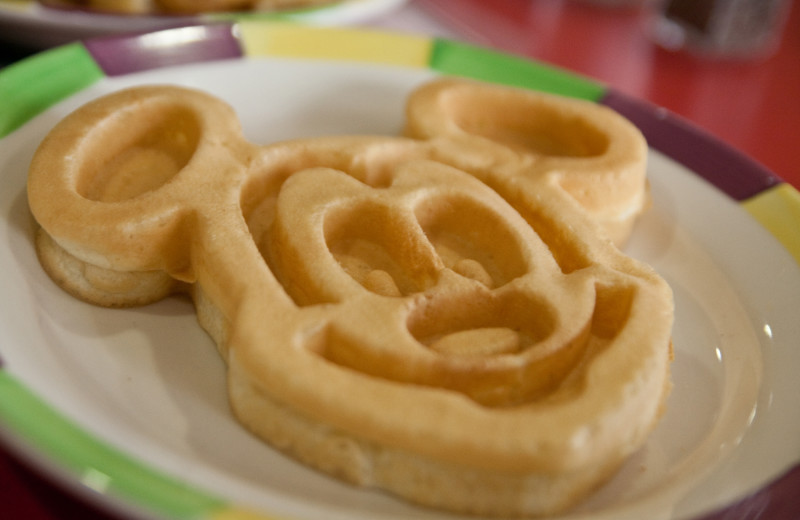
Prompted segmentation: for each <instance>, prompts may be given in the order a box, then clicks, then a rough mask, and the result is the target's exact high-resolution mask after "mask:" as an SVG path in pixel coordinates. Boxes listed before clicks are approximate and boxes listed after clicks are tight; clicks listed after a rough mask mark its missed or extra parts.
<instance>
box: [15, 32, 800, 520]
mask: <svg viewBox="0 0 800 520" xmlns="http://www.w3.org/2000/svg"><path fill="white" fill-rule="evenodd" d="M441 73H445V74H462V75H467V76H472V77H479V78H481V79H486V80H492V81H497V82H502V83H512V84H517V85H521V86H526V87H531V88H540V89H543V90H548V91H554V92H559V93H562V94H566V95H572V96H576V97H582V98H586V99H593V100H596V101H598V102H602V103H606V104H609V105H611V106H614V107H615V108H618V109H619V110H620V111H622V112H623V113H624V114H626V115H628V116H629V117H631V118H632V119H633V120H634V121H637V122H638V123H639V124H640V125H641V126H642V127H643V128H644V129H645V133H646V135H647V137H648V139H649V140H650V142H651V145H652V146H653V149H652V151H651V163H650V177H651V180H652V187H653V196H654V207H653V210H652V211H651V212H649V213H648V214H647V215H646V216H645V217H644V219H643V220H642V222H641V223H640V225H639V226H638V227H637V230H636V231H635V234H634V236H633V239H632V241H631V243H630V245H629V246H628V252H629V253H630V254H632V255H633V256H636V257H638V258H641V259H643V260H645V261H647V262H649V263H651V264H652V265H654V266H655V267H656V268H657V269H658V270H659V271H660V272H661V273H662V274H663V275H664V276H665V278H667V280H668V281H669V282H670V284H671V285H672V286H673V289H674V290H675V293H676V306H677V325H676V329H675V341H676V350H677V353H676V364H675V368H674V371H675V392H674V395H673V396H672V397H671V398H670V402H669V403H668V406H669V411H668V413H667V416H666V417H665V418H664V421H663V422H662V424H661V425H660V427H659V428H658V430H657V431H656V432H655V434H654V435H653V437H652V438H651V440H650V441H649V442H648V444H647V446H646V447H645V449H643V450H642V452H641V453H639V454H638V455H637V456H636V457H634V459H632V460H631V461H630V463H629V464H628V465H626V467H625V469H624V470H623V471H622V472H621V473H620V474H619V475H618V476H617V478H615V479H614V480H613V481H612V482H611V483H610V484H609V485H608V486H606V487H604V488H603V489H602V490H601V491H600V492H599V493H598V494H597V496H596V497H594V498H593V500H592V501H590V503H588V504H586V505H585V506H584V507H582V508H581V511H579V512H578V513H576V516H578V515H580V514H584V515H586V516H584V518H585V517H589V518H595V519H598V518H604V519H622V518H641V517H642V515H643V512H647V516H653V515H654V513H656V512H660V513H663V514H664V515H665V516H667V517H668V516H670V515H671V516H672V517H673V518H684V517H687V516H697V515H700V514H703V513H705V512H707V511H709V510H712V509H715V508H718V507H720V506H723V505H726V504H730V503H731V502H733V501H735V500H737V499H739V498H741V497H743V496H745V495H746V494H747V493H749V492H751V491H753V490H755V489H757V488H759V487H760V486H762V485H764V484H766V483H768V482H769V481H771V480H772V479H774V478H776V477H778V476H780V475H781V474H782V473H783V472H784V471H785V470H786V469H788V468H790V467H791V466H792V465H794V464H795V463H796V462H797V461H798V460H800V410H798V409H797V406H796V395H797V393H798V384H797V381H796V378H795V373H796V371H797V368H798V367H800V352H798V351H797V349H796V348H794V345H795V341H796V340H795V338H797V337H798V336H799V335H800V320H797V319H796V314H797V309H798V308H800V269H798V266H797V263H796V261H795V259H794V258H792V254H794V255H795V256H796V257H798V256H797V255H798V253H797V250H795V249H794V246H793V244H794V243H795V242H793V240H795V238H796V236H797V235H796V233H797V231H796V230H797V225H796V223H797V221H798V217H797V215H798V209H800V206H799V205H797V204H796V202H797V192H796V191H794V190H793V188H791V187H789V186H787V185H786V184H784V183H782V182H781V181H780V179H777V178H776V177H774V176H772V175H771V174H770V173H769V172H766V171H763V170H762V169H760V168H758V167H757V166H756V165H752V164H750V163H749V162H748V161H747V160H746V158H742V157H741V156H739V155H738V154H736V153H735V151H732V150H729V149H726V148H725V147H722V146H721V145H718V144H716V143H714V142H713V141H711V140H708V139H706V138H705V137H704V136H702V135H699V134H697V133H696V132H695V131H694V130H693V129H690V128H684V127H681V126H680V125H678V124H676V123H675V122H674V121H672V120H671V119H670V118H669V117H668V115H667V114H663V113H658V112H653V110H652V108H651V107H648V106H646V105H642V104H640V103H637V102H635V101H633V100H630V99H627V98H625V97H623V96H621V95H619V94H617V93H615V92H611V91H609V90H607V89H605V88H604V87H603V86H601V85H598V84H596V83H593V82H591V81H587V80H585V79H583V78H579V77H576V76H573V75H570V74H567V73H564V72H562V71H557V70H554V69H551V68H548V67H546V66H543V65H539V64H536V63H531V62H528V61H525V60H521V59H518V58H514V57H510V56H506V55H501V54H497V53H494V52H491V51H487V50H484V49H480V48H476V47H471V46H467V45H463V44H458V43H454V42H447V41H443V40H432V39H429V38H421V37H411V36H402V35H397V34H389V33H376V32H355V31H347V30H337V29H311V28H303V27H297V26H284V25H276V24H265V23H259V22H242V23H238V24H236V25H216V26H213V27H188V28H181V29H176V30H170V31H166V32H160V33H153V34H148V35H144V36H141V37H125V38H111V39H103V40H98V41H94V42H88V43H87V44H86V45H82V44H73V45H69V46H66V47H62V48H59V49H55V50H54V51H51V52H48V53H45V54H42V55H39V56H37V57H35V58H32V59H30V60H27V61H25V62H22V63H20V64H18V65H15V66H12V67H9V68H8V69H6V70H4V71H3V72H2V73H0V79H2V82H0V85H2V86H0V98H3V99H9V100H14V101H15V102H14V103H13V104H9V106H10V108H9V109H8V110H4V111H3V113H2V114H0V135H2V136H4V137H3V139H2V140H0V171H1V172H2V176H3V177H2V178H3V183H4V190H3V191H2V194H0V208H1V209H2V215H3V217H4V218H3V220H2V225H0V244H2V245H0V265H2V266H3V270H2V274H0V278H2V280H3V287H4V288H5V289H4V296H3V297H2V298H0V335H2V337H3V342H2V343H0V345H2V346H0V358H1V359H2V362H3V365H2V366H3V368H2V370H0V431H2V437H3V439H4V440H5V441H6V442H7V444H8V445H9V446H11V447H12V448H13V449H16V450H18V451H20V452H22V453H25V454H27V455H28V456H30V457H31V458H32V460H35V461H38V462H37V463H38V464H40V465H41V466H42V467H44V468H46V470H47V471H50V472H52V473H53V474H55V475H56V476H57V477H58V478H60V479H61V480H62V481H63V482H64V483H65V484H66V485H70V486H72V487H73V489H75V490H76V491H77V492H81V493H84V494H87V495H89V496H93V497H95V498H96V499H98V500H103V501H106V502H108V503H111V504H112V505H113V506H114V507H118V508H121V509H123V510H125V511H131V510H133V511H136V512H138V513H142V512H143V513H145V514H147V515H150V516H153V517H165V516H170V515H171V516H172V517H175V518H190V517H200V518H220V517H221V515H230V516H229V517H228V518H231V517H232V518H236V516H235V515H237V514H241V512H242V510H244V509H248V510H255V511H258V512H259V513H260V514H263V515H264V517H265V518H270V517H272V516H273V515H274V516H280V517H282V518H284V517H285V518H291V519H306V518H321V517H324V518H349V519H353V518H355V519H358V518H375V517H381V518H405V517H408V516H409V515H411V514H414V515H415V517H417V518H440V517H441V515H437V514H436V513H434V512H430V511H420V510H417V509H414V508H413V507H411V506H408V505H406V504H404V503H401V502H398V501H395V500H393V499H391V498H389V497H386V496H384V495H381V494H378V493H374V492H370V491H361V490H356V489H353V488H350V487H348V486H345V485H342V484H339V483H338V482H334V481H331V480H330V479H328V478H326V477H323V476H321V475H319V474H317V473H315V472H313V471H311V470H308V469H306V468H304V467H301V466H299V465H297V464H295V463H293V462H291V461H289V460H287V459H285V458H284V457H282V456H280V455H278V454H277V453H275V452H274V451H272V450H271V449H270V448H269V447H267V446H265V445H264V444H262V443H261V442H259V441H256V440H255V439H253V438H252V437H251V436H249V435H248V434H246V433H245V432H244V430H243V429H242V428H241V427H240V426H239V425H238V424H237V423H236V422H235V421H234V420H233V419H232V417H231V415H230V413H229V411H228V408H227V403H226V397H225V391H224V367H223V366H222V362H221V360H220V359H219V357H218V356H217V354H216V352H215V350H214V347H213V343H212V342H211V340H210V339H209V338H207V337H206V336H205V334H204V333H203V332H202V331H201V330H200V328H199V327H198V326H197V324H196V320H195V317H194V311H193V309H192V307H191V304H189V303H188V302H187V301H184V300H181V299H170V300H167V301H164V302H160V303H158V304H155V305H152V306H148V307H144V308H141V309H133V310H108V309H98V308H95V307H91V306H89V305H86V304H83V303H80V302H77V301H75V300H73V299H72V298H71V297H69V296H67V295H66V294H64V293H63V292H61V291H60V289H57V288H56V287H55V286H54V285H53V284H52V283H51V282H50V280H49V279H48V278H47V277H46V275H44V273H43V272H42V271H41V268H40V267H39V265H38V262H37V260H36V258H35V253H34V252H33V248H32V244H31V234H30V232H31V223H30V217H29V215H28V210H27V204H26V199H25V193H24V183H25V175H26V169H27V164H28V161H29V160H30V157H31V155H32V153H33V151H34V149H35V147H36V145H37V144H38V142H39V140H40V139H41V137H42V136H43V135H44V134H45V133H46V132H47V131H48V130H49V129H50V128H51V127H52V125H53V124H55V123H56V122H57V121H58V120H59V119H61V118H62V117H63V116H64V115H66V113H68V112H69V111H70V110H72V109H74V108H76V107H77V106H79V105H80V104H82V103H84V102H86V101H88V100H89V99H93V98H95V97H97V96H99V95H102V94H105V93H107V92H110V91H113V90H117V89H119V88H123V87H126V86H130V85H134V84H142V83H156V82H158V83H165V82H166V83H176V84H181V85H186V86H191V87H195V88H202V89H204V90H207V91H209V92H211V93H213V94H215V95H217V96H220V97H222V98H223V99H225V100H226V101H228V102H229V103H231V104H232V105H233V106H234V108H235V109H236V111H237V114H238V115H239V117H240V119H241V120H242V122H243V126H244V129H245V134H246V136H247V137H248V138H249V139H251V140H253V141H255V142H270V141H276V140H281V139H287V138H293V137H304V136H312V135H321V134H322V135H328V134H343V133H370V134H396V133H398V132H399V131H400V127H401V123H402V108H403V101H404V98H405V95H406V94H407V93H408V91H409V90H411V89H412V88H413V87H414V86H416V85H418V84H419V83H421V82H422V81H424V80H425V79H427V78H429V77H431V76H432V75H434V74H441ZM42 75H47V76H48V77H52V78H55V81H54V82H53V83H52V84H50V85H49V86H43V87H41V88H38V89H37V90H35V91H33V92H32V91H30V89H28V88H27V86H28V85H30V80H29V78H32V77H42ZM648 125H649V126H648ZM669 136H672V137H669ZM687 136H688V137H692V136H694V139H689V138H688V137H687ZM675 139H679V140H682V141H681V142H683V143H684V144H685V146H689V147H695V148H694V153H695V154H696V153H697V147H701V150H702V152H703V154H704V155H705V156H706V157H708V156H713V157H716V158H717V161H727V160H730V161H732V162H733V163H735V164H736V166H737V168H739V170H738V171H741V172H742V173H741V175H739V176H738V177H737V178H734V179H731V178H729V177H722V178H720V177H718V176H716V175H715V172H716V171H717V170H716V169H715V168H713V169H708V170H706V169H705V167H704V166H703V164H693V163H691V161H689V160H686V159H685V158H683V159H682V158H681V157H680V150H683V151H684V152H685V148H679V150H678V151H677V152H674V153H673V154H672V155H670V153H668V152H669V147H670V146H672V145H673V144H674V143H675ZM659 150H661V151H659ZM674 155H678V156H679V157H674ZM691 156H692V155H690V157H691ZM676 159H678V160H676ZM687 164H688V166H691V168H690V167H687ZM716 164H718V162H717V163H716ZM743 185H744V186H746V187H747V189H746V190H743V189H742V186H743ZM763 207H769V208H772V209H771V211H772V216H770V217H765V216H764V215H765V213H764V211H763V210H762V209H760V208H763ZM775 208H778V209H777V212H776V209H775ZM753 217H755V219H759V220H761V221H764V222H772V221H777V222H784V223H785V224H786V225H785V228H786V231H780V230H779V231H776V232H775V233H774V234H770V233H768V232H767V231H766V230H765V229H764V227H762V226H761V225H760V224H759V223H758V222H757V221H756V220H755V219H754V218H753ZM793 233H794V234H793ZM787 250H790V251H791V252H789V251H787ZM78 490H79V491H78Z"/></svg>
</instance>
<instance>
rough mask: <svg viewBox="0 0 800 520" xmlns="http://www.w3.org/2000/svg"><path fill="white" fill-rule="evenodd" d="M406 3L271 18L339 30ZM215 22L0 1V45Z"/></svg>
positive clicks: (371, 2) (342, 6) (362, 1)
mask: <svg viewBox="0 0 800 520" xmlns="http://www.w3.org/2000/svg"><path fill="white" fill-rule="evenodd" d="M406 1H407V0H342V1H339V2H336V3H334V4H331V5H329V6H321V7H318V8H313V9H298V10H287V11H284V12H282V13H280V14H279V15H277V16H280V17H281V18H283V19H286V20H291V21H298V22H303V23H308V24H314V25H344V24H352V23H358V22H363V21H366V20H369V19H371V18H374V17H377V16H380V15H384V14H386V13H388V12H391V11H392V10H394V9H396V8H398V7H399V6H400V5H402V4H404V3H405V2H406ZM224 16H226V17H230V16H231V15H224ZM248 16H263V13H262V14H260V15H247V14H243V15H242V16H241V17H242V18H246V17H248ZM220 17H221V16H220V15H216V16H214V15H207V16H182V17H172V16H125V15H113V14H100V13H91V12H87V11H79V10H76V11H67V10H63V9H52V8H47V7H44V6H41V5H39V4H38V3H37V2H35V1H34V0H0V40H5V41H9V42H14V43H17V44H21V45H26V46H30V47H34V48H46V47H53V46H55V45H62V44H64V43H68V42H71V41H75V40H82V39H86V38H92V37H96V36H103V35H108V34H118V33H136V32H143V31H155V30H158V29H164V28H169V27H178V26H183V25H190V24H196V23H201V22H208V21H214V20H215V19H218V18H220Z"/></svg>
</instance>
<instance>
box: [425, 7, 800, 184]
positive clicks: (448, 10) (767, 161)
mask: <svg viewBox="0 0 800 520" xmlns="http://www.w3.org/2000/svg"><path fill="white" fill-rule="evenodd" d="M419 4H420V5H421V6H422V7H424V8H425V9H426V10H427V11H429V12H430V13H432V14H433V15H435V16H437V17H439V18H440V19H441V20H443V21H446V23H447V24H448V25H450V26H451V27H452V28H453V29H454V30H455V32H456V33H457V34H460V35H462V36H463V37H464V38H467V39H471V40H472V41H474V42H477V43H481V44H484V45H488V46H492V47H496V48H499V49H502V50H505V51H508V52H512V53H515V54H520V55H523V56H527V57H530V58H534V59H536V60H538V61H542V62H546V63H550V64H554V65H557V66H561V67H564V68H566V69H569V70H571V71H574V72H578V73H581V74H583V75H586V76H588V77H590V78H593V79H596V80H599V81H601V82H603V83H606V84H608V85H609V86H611V87H613V88H615V89H617V90H619V91H622V92H623V93H625V94H628V95H630V96H634V97H636V98H639V99H643V100H646V101H650V102H652V103H654V104H656V105H658V106H662V107H664V108H667V109H668V110H670V111H672V112H674V113H676V114H678V115H680V116H683V117H685V118H686V119H688V120H689V121H691V122H692V123H694V124H695V125H697V126H699V127H701V128H703V129H705V130H707V131H709V132H710V133H712V134H714V135H715V136H717V137H718V138H720V139H722V140H723V141H725V142H727V143H728V144H730V145H732V146H733V147H735V148H738V149H739V150H741V151H743V152H745V153H746V154H747V155H749V156H751V157H752V158H754V159H755V160H757V161H759V162H761V163H762V164H763V165H764V166H766V167H767V168H769V169H771V170H772V171H773V172H774V173H775V174H777V175H778V176H779V177H781V178H783V179H784V180H786V181H788V182H790V183H792V184H793V185H794V186H795V187H800V161H798V160H797V159H796V158H795V152H794V150H795V149H796V148H797V145H798V139H799V138H800V6H798V5H797V2H792V4H793V5H792V6H791V9H790V14H789V19H788V21H787V24H786V26H785V29H784V32H783V38H782V41H781V44H780V46H779V48H778V50H777V52H776V53H775V54H773V55H772V56H770V57H768V58H767V59H764V60H760V61H738V62H737V61H719V60H710V59H705V58H700V57H695V56H691V55H688V54H686V53H683V52H679V53H674V52H670V51H666V50H664V49H662V48H660V47H659V46H657V45H656V44H654V43H653V42H652V40H651V39H650V37H649V34H648V32H649V24H650V22H651V21H652V16H653V9H633V8H604V7H597V6H594V5H591V4H590V3H588V2H580V1H574V0H573V1H570V0H492V1H487V0H420V1H419Z"/></svg>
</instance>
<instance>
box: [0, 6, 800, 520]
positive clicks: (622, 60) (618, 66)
mask: <svg viewBox="0 0 800 520" xmlns="http://www.w3.org/2000/svg"><path fill="white" fill-rule="evenodd" d="M796 4H797V2H793V5H792V8H791V10H790V14H789V19H788V21H787V24H786V27H785V30H784V33H783V38H782V40H781V43H780V46H779V48H778V50H777V52H775V53H774V54H773V55H772V56H770V57H768V58H766V59H762V60H757V61H718V60H717V61H714V60H709V59H706V58H701V57H697V56H692V55H689V54H687V53H683V52H678V53H675V52H670V51H666V50H664V49H661V48H659V47H658V46H657V45H655V44H654V43H653V42H652V41H651V39H650V37H649V35H648V27H649V24H650V22H651V17H652V13H651V12H650V11H648V10H647V9H632V8H602V7H597V6H593V5H590V4H589V3H586V2H578V1H569V0H527V1H523V0H492V1H491V2H488V1H485V0H415V1H412V2H410V3H409V4H407V5H406V6H404V7H402V8H401V9H400V10H398V11H396V12H394V13H391V14H390V15H387V16H385V17H384V18H381V19H377V20H373V21H371V22H370V25H371V26H375V27H379V28H385V29H396V30H404V31H416V32H422V33H426V34H432V35H436V36H443V37H448V38H456V39H461V40H466V41H470V42H473V43H478V44H481V45H485V46H490V47H494V48H498V49H501V50H504V51H507V52H510V53H514V54H518V55H522V56H527V57H530V58H533V59H536V60H538V61H542V62H546V63H550V64H554V65H557V66H560V67H563V68H565V69H569V70H571V71H574V72H578V73H580V74H583V75H585V76H587V77H590V78H593V79H595V80H599V81H601V82H603V83H605V84H607V85H609V86H611V87H613V88H614V89H617V90H619V91H622V92H624V93H625V94H628V95H631V96H634V97H636V98H639V99H642V100H646V101H649V102H651V103H653V104H655V105H658V106H661V107H664V108H666V109H668V110H670V111H672V112H674V113H675V114H678V115H679V116H682V117H684V118H686V119H687V120H689V121H691V122H692V123H693V124H695V125H696V126H698V127H700V128H702V129H705V130H707V131H708V132H710V133H711V134H713V135H715V136H716V137H718V138H720V139H721V140H723V141H725V142H727V143H728V144H730V145H732V146H733V147H735V148H738V149H739V150H741V151H743V152H744V153H746V154H747V155H749V156H751V157H752V158H754V159H755V160H756V161H758V162H760V163H762V164H763V165H765V166H766V167H767V168H769V169H771V170H772V171H773V172H774V173H775V174H777V175H778V176H779V177H781V178H783V179H784V180H786V181H787V182H789V183H791V184H793V185H794V186H795V187H797V188H800V161H797V160H796V159H795V149H796V147H797V145H798V137H800V96H799V95H800V6H798V5H796ZM33 52H34V50H31V49H25V48H20V47H18V46H15V45H14V44H13V42H3V41H2V35H0V67H2V66H4V65H7V64H9V63H12V62H14V61H16V60H19V59H22V58H24V57H26V56H28V55H30V54H32V53H33ZM796 502H797V501H796V500H795V501H793V503H792V504H789V505H788V507H790V508H793V509H791V511H794V513H795V514H800V510H799V508H798V506H797V504H796ZM0 507H2V508H3V514H7V513H8V514H10V515H11V516H10V518H25V519H27V520H56V519H64V518H81V519H84V520H110V519H113V518H116V517H114V516H113V515H112V514H111V513H109V512H107V511H101V510H98V509H95V507H94V506H93V505H90V504H87V503H84V502H82V501H80V500H78V499H76V498H74V497H73V496H72V495H70V494H68V493H66V492H64V491H62V490H61V489H59V487H58V486H56V485H53V484H52V483H50V482H48V480H47V479H46V478H43V477H42V476H41V474H39V473H37V472H36V471H35V470H33V469H31V468H30V467H29V466H28V465H27V463H25V462H21V461H20V460H19V459H17V458H16V457H15V456H14V455H12V454H11V453H8V452H6V451H4V450H2V449H0ZM781 507H787V505H786V504H782V505H781ZM728 513H730V511H728ZM791 514H792V513H791V512H790V513H789V515H791ZM789 517H790V516H786V518H789ZM715 518H719V519H721V518H723V514H720V515H716V516H715ZM724 518H734V516H724Z"/></svg>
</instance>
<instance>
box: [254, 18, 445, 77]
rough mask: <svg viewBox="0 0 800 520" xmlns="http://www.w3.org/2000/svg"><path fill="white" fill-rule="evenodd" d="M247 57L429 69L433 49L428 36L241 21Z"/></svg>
mask: <svg viewBox="0 0 800 520" xmlns="http://www.w3.org/2000/svg"><path fill="white" fill-rule="evenodd" d="M239 31H240V36H241V39H242V42H243V45H244V52H245V54H246V55H247V56H280V57H291V58H311V59H323V60H349V61H363V62H369V63H380V64H385V65H399V66H405V67H416V68H427V67H428V62H429V59H430V55H431V50H432V48H433V41H432V40H431V39H430V38H428V37H421V36H410V35H404V34H397V33H395V34H393V33H387V32H378V31H363V30H348V29H340V28H320V27H304V26H300V25H293V24H288V23H287V24H277V23H276V24H264V23H257V22H241V23H240V24H239Z"/></svg>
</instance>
